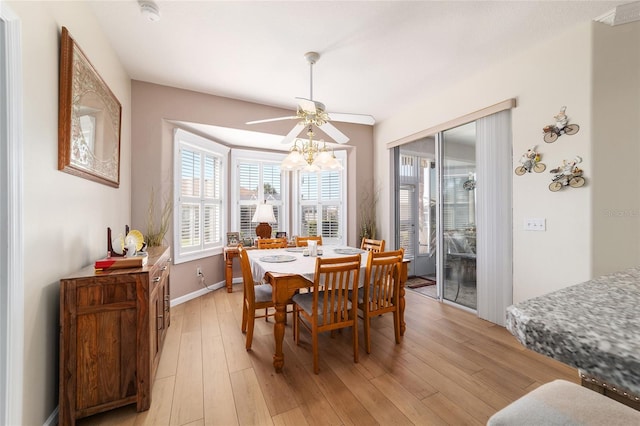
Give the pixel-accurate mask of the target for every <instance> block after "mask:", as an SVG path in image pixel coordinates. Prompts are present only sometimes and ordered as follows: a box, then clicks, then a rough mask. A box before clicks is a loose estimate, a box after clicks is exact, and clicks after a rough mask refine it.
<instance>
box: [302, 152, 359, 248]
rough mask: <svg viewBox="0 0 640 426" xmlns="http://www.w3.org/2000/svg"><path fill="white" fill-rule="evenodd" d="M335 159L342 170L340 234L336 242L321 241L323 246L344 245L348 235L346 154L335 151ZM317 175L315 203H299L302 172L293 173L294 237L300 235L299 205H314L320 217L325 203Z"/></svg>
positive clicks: (319, 174) (319, 173)
mask: <svg viewBox="0 0 640 426" xmlns="http://www.w3.org/2000/svg"><path fill="white" fill-rule="evenodd" d="M334 154H335V156H336V158H337V159H338V161H339V162H340V164H342V167H343V169H342V170H341V171H340V175H341V176H340V178H341V188H340V190H341V197H340V198H341V199H340V215H339V223H340V225H341V228H340V232H339V236H338V239H337V241H336V240H328V241H324V239H323V244H338V245H344V244H346V241H345V238H346V236H347V235H348V232H347V231H348V230H347V226H348V225H347V220H346V218H347V217H348V216H347V152H346V151H344V150H340V151H335V152H334ZM316 173H317V175H318V199H317V200H316V201H315V203H301V201H300V179H301V176H302V172H301V171H297V172H295V182H296V183H297V184H296V185H294V188H293V194H292V203H291V204H292V205H293V206H294V207H293V209H292V211H293V220H292V227H291V229H292V233H293V234H294V235H301V232H302V231H301V230H302V218H301V217H300V216H301V215H300V206H301V205H311V204H315V205H317V206H318V209H319V210H318V213H319V217H322V206H323V205H326V204H327V203H323V201H322V200H321V198H320V196H321V194H322V189H321V185H320V182H322V179H321V178H320V176H321V173H322V172H321V171H320V172H316Z"/></svg>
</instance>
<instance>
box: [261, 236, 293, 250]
mask: <svg viewBox="0 0 640 426" xmlns="http://www.w3.org/2000/svg"><path fill="white" fill-rule="evenodd" d="M256 241H257V242H258V248H259V249H277V248H286V247H287V239H286V238H259V239H258V240H256Z"/></svg>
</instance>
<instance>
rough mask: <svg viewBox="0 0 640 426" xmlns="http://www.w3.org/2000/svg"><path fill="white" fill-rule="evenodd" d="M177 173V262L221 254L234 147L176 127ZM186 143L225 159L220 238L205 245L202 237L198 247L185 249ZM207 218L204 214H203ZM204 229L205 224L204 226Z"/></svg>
mask: <svg viewBox="0 0 640 426" xmlns="http://www.w3.org/2000/svg"><path fill="white" fill-rule="evenodd" d="M173 145H174V152H173V158H174V167H173V170H174V174H173V183H174V190H173V205H174V215H173V241H174V244H173V252H174V254H173V258H174V263H175V264H179V263H183V262H188V261H192V260H197V259H202V258H204V257H208V256H212V255H216V254H221V253H222V251H223V248H224V245H225V235H226V231H227V229H226V228H227V216H226V214H227V213H226V212H227V209H226V206H227V205H228V204H227V201H228V186H229V185H226V184H225V181H226V179H227V178H228V170H229V169H228V163H229V151H230V149H229V148H228V147H226V146H224V145H222V144H219V143H216V142H214V141H212V140H210V139H206V138H203V137H201V136H198V135H195V134H193V133H189V132H187V131H184V130H182V129H176V130H175V131H174V144H173ZM182 147H186V148H189V149H192V150H194V151H199V152H201V153H203V154H208V155H214V156H216V157H218V158H220V160H221V165H222V170H221V173H220V176H221V183H220V197H221V201H222V202H221V206H220V207H221V208H220V241H218V242H216V243H215V244H210V245H207V246H205V245H204V237H203V236H202V237H201V241H202V245H201V247H200V248H199V249H197V250H189V251H183V250H182V249H181V247H180V243H179V241H180V203H181V200H180V192H181V191H180V181H181V178H180V176H181V173H182V162H181V158H182V157H181V155H180V149H181V148H182ZM201 219H203V217H201ZM200 229H201V232H203V233H204V228H203V227H202V226H201V227H200Z"/></svg>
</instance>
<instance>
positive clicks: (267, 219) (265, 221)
mask: <svg viewBox="0 0 640 426" xmlns="http://www.w3.org/2000/svg"><path fill="white" fill-rule="evenodd" d="M251 221H252V222H257V223H258V226H256V235H257V236H258V237H260V238H271V225H269V223H276V222H277V220H276V217H275V216H274V214H273V205H271V204H267V203H266V201H265V203H264V204H258V205H257V206H256V212H255V214H254V215H253V219H252V220H251Z"/></svg>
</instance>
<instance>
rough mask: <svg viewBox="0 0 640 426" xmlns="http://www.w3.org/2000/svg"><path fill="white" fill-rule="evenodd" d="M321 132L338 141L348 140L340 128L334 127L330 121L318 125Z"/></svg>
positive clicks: (345, 141) (344, 141)
mask: <svg viewBox="0 0 640 426" xmlns="http://www.w3.org/2000/svg"><path fill="white" fill-rule="evenodd" d="M320 129H322V131H323V132H325V133H326V134H327V135H328V136H329V137H331V139H333V140H334V141H336V142H338V143H347V142H349V138H348V137H347V135H345V134H344V133H342V132H341V131H340V130H338V129H336V127H335V126H334V125H333V124H331V123H324V124H323V125H322V126H320Z"/></svg>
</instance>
